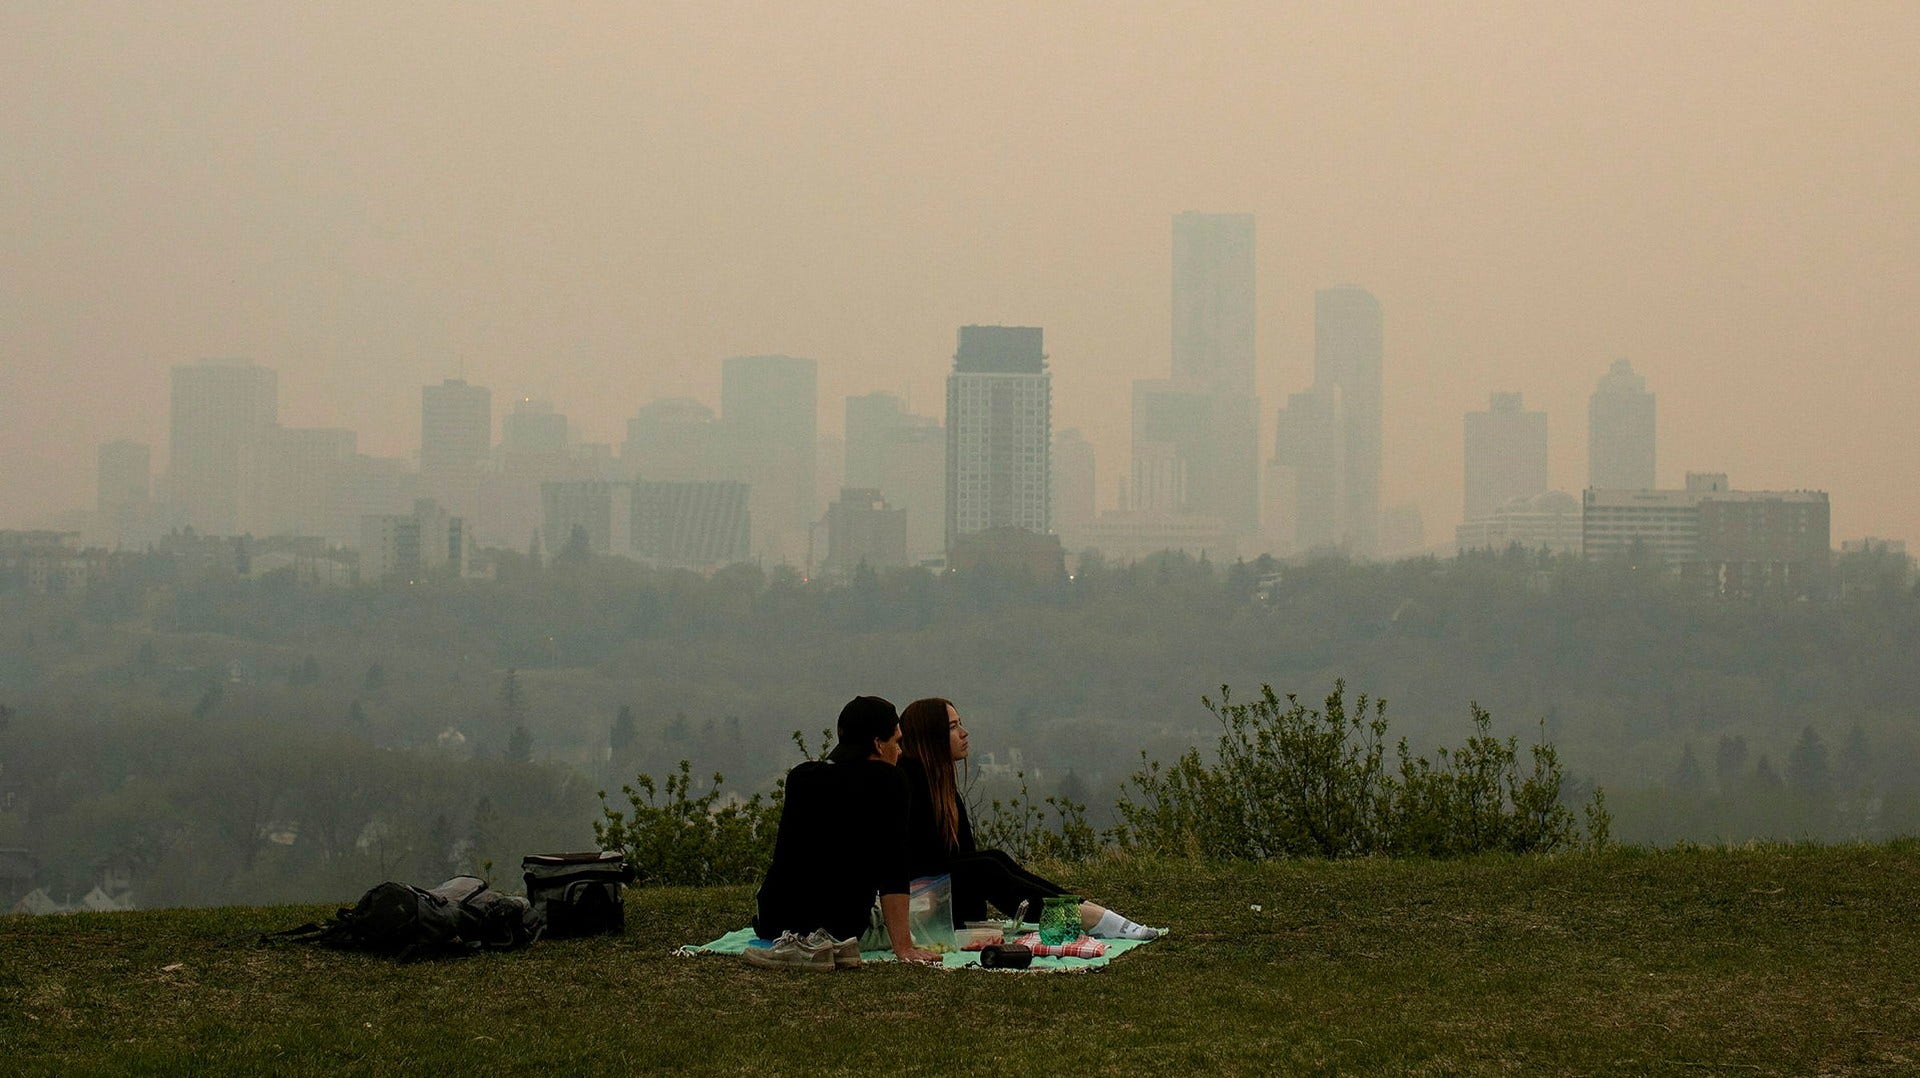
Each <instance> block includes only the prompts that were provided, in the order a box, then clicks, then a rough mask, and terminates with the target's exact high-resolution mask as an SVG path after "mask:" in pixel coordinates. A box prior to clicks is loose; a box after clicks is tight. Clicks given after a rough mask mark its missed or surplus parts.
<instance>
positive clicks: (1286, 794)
mask: <svg viewBox="0 0 1920 1078" xmlns="http://www.w3.org/2000/svg"><path fill="white" fill-rule="evenodd" d="M1202 703H1204V704H1205V705H1206V707H1207V709H1208V710H1209V711H1211V712H1212V713H1213V715H1214V717H1215V718H1217V719H1218V720H1219V721H1220V723H1221V725H1222V726H1223V727H1224V732H1223V733H1222V734H1221V737H1220V742H1219V745H1218V749H1217V752H1216V754H1215V755H1216V759H1215V762H1214V763H1212V764H1207V763H1205V762H1204V761H1203V760H1202V759H1201V756H1200V752H1199V750H1198V749H1194V750H1190V751H1189V752H1187V753H1186V754H1185V755H1183V756H1181V757H1180V758H1179V759H1178V760H1176V761H1174V762H1173V763H1172V764H1171V765H1168V766H1162V765H1161V764H1160V763H1159V762H1158V761H1152V760H1147V759H1146V757H1145V754H1144V753H1143V754H1142V757H1141V759H1142V762H1143V767H1142V769H1141V770H1139V771H1137V772H1135V773H1134V775H1133V776H1132V778H1131V779H1130V780H1129V782H1128V787H1129V788H1130V792H1125V793H1123V794H1122V797H1121V800H1120V803H1119V804H1118V806H1117V808H1118V810H1119V814H1120V819H1121V823H1120V826H1119V827H1118V828H1116V829H1115V831H1114V832H1113V837H1114V838H1115V839H1116V840H1117V841H1118V842H1119V843H1120V845H1121V846H1123V847H1126V848H1129V849H1137V850H1141V851H1144V852H1152V853H1159V854H1174V855H1186V856H1199V857H1206V858H1211V859H1220V860H1234V859H1254V860H1257V859H1264V858H1270V857H1355V856H1361V855H1366V854H1389V855H1412V856H1431V857H1445V856H1454V855H1459V854H1467V853H1476V852H1481V851H1488V850H1507V851H1511V852H1516V853H1521V852H1535V851H1541V852H1544V851H1549V850H1555V849H1564V848H1566V847H1569V846H1572V845H1574V844H1576V843H1578V842H1579V841H1580V840H1581V829H1580V827H1579V826H1578V824H1577V823H1576V822H1575V820H1574V817H1573V813H1572V812H1570V811H1569V810H1568V809H1567V807H1566V806H1565V805H1563V804H1562V803H1561V797H1560V795H1561V787H1562V782H1563V776H1562V774H1561V769H1560V762H1559V759H1558V757H1557V756H1556V754H1555V752H1554V749H1553V746H1551V745H1548V744H1544V743H1543V744H1537V745H1534V746H1532V749H1531V760H1532V766H1531V768H1530V769H1528V770H1526V771H1525V772H1524V773H1523V772H1522V770H1521V768H1520V766H1519V748H1518V743H1517V740H1516V739H1513V738H1508V739H1506V740H1504V741H1503V740H1501V739H1500V738H1497V737H1494V736H1492V735H1491V734H1489V733H1488V729H1489V727H1490V725H1491V722H1492V719H1491V718H1490V717H1489V716H1488V714H1487V713H1486V712H1485V711H1484V710H1482V709H1481V708H1480V707H1479V706H1478V705H1477V704H1476V705H1473V706H1472V714H1473V724H1474V733H1473V735H1472V736H1470V737H1468V738H1467V741H1466V744H1465V745H1464V746H1462V747H1460V748H1458V749H1452V750H1449V749H1441V750H1439V752H1438V753H1437V754H1436V755H1435V758H1434V759H1431V760H1430V759H1428V758H1427V757H1425V756H1416V755H1414V754H1413V753H1412V752H1411V751H1410V750H1409V749H1408V748H1407V743H1406V741H1405V739H1402V740H1401V741H1400V742H1399V746H1398V753H1397V755H1398V759H1399V769H1398V773H1397V774H1395V773H1392V772H1390V771H1389V770H1388V768H1387V766H1386V762H1385V759H1384V755H1385V754H1384V752H1383V749H1384V746H1385V744H1386V735H1387V719H1386V701H1384V700H1369V698H1368V697H1367V696H1366V695H1365V694H1364V693H1363V694H1361V695H1360V696H1359V697H1358V699H1356V700H1355V701H1354V704H1355V706H1354V707H1353V708H1352V709H1351V710H1349V709H1348V707H1347V700H1346V684H1345V682H1341V681H1336V682H1335V683H1334V687H1333V691H1332V693H1330V694H1329V695H1328V696H1327V698H1326V702H1325V707H1324V710H1313V709H1310V708H1308V707H1307V706H1306V705H1305V704H1302V703H1301V702H1300V701H1299V700H1298V699H1297V698H1296V697H1294V696H1292V695H1289V696H1287V697H1286V699H1285V701H1284V702H1282V701H1281V700H1280V698H1278V697H1277V696H1275V695H1274V692H1273V689H1272V688H1271V687H1270V686H1264V685H1263V686H1261V691H1260V696H1259V697H1258V698H1256V699H1255V700H1253V701H1251V702H1249V703H1234V702H1233V700H1232V695H1231V692H1230V690H1228V689H1227V688H1226V687H1225V686H1222V687H1221V690H1220V699H1219V700H1218V702H1216V701H1214V700H1212V699H1210V698H1206V697H1202ZM1607 827H1608V819H1607V815H1606V808H1605V802H1604V800H1603V799H1602V798H1601V796H1600V794H1599V792H1598V791H1597V790H1596V791H1595V795H1594V800H1593V803H1592V804H1590V805H1589V806H1588V809H1587V828H1586V839H1587V841H1588V842H1590V843H1593V844H1604V843H1605V842H1606V840H1607Z"/></svg>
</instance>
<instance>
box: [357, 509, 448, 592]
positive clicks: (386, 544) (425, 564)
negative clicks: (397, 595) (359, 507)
mask: <svg viewBox="0 0 1920 1078" xmlns="http://www.w3.org/2000/svg"><path fill="white" fill-rule="evenodd" d="M466 570H467V534H466V525H465V522H463V521H462V520H461V519H460V518H459V517H456V516H450V515H448V513H447V511H446V510H445V509H442V508H441V507H440V505H439V504H438V503H436V502H435V501H434V500H433V499H431V498H421V499H419V500H418V501H416V502H414V505H413V511H412V512H410V513H396V514H387V515H378V516H366V517H362V518H361V519H360V579H361V580H383V579H387V578H390V577H391V578H398V579H408V580H411V579H418V578H419V577H421V576H423V575H445V576H460V575H462V574H464V573H465V572H466Z"/></svg>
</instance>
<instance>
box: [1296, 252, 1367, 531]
mask: <svg viewBox="0 0 1920 1078" xmlns="http://www.w3.org/2000/svg"><path fill="white" fill-rule="evenodd" d="M1382 339H1383V331H1382V319H1381V314H1380V301H1379V300H1377V299H1375V298H1374V296H1373V293H1371V292H1369V291H1367V290H1366V289H1364V288H1360V287H1357V286H1354V285H1342V286H1340V287H1338V288H1323V289H1320V290H1319V291H1318V292H1315V293H1314V296H1313V384H1314V390H1315V391H1316V392H1318V393H1321V394H1326V393H1329V392H1331V391H1332V390H1336V389H1337V390H1339V396H1338V400H1337V410H1338V413H1339V429H1340V441H1341V451H1340V459H1341V462H1342V472H1343V480H1344V481H1343V483H1342V491H1341V496H1340V518H1341V519H1340V521H1339V522H1338V523H1337V524H1334V525H1331V526H1329V525H1328V524H1327V523H1325V522H1319V521H1315V522H1311V523H1309V522H1306V521H1304V520H1303V524H1305V525H1306V526H1307V530H1308V531H1309V532H1311V533H1313V534H1316V535H1321V534H1327V533H1329V532H1334V533H1338V534H1339V535H1340V536H1341V537H1342V538H1343V540H1344V542H1345V545H1346V546H1347V547H1348V548H1349V549H1350V550H1352V551H1353V552H1354V553H1355V554H1359V555H1362V556H1367V557H1371V556H1372V555H1374V554H1376V553H1378V552H1379V547H1380V461H1381V357H1382ZM1323 399H1324V398H1323ZM1301 511H1302V512H1303V513H1305V512H1306V511H1307V507H1306V506H1302V510H1301Z"/></svg>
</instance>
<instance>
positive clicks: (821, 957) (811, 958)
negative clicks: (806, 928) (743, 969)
mask: <svg viewBox="0 0 1920 1078" xmlns="http://www.w3.org/2000/svg"><path fill="white" fill-rule="evenodd" d="M740 957H741V958H743V959H745V960H746V963H747V965H749V966H758V967H760V968H761V969H817V970H830V969H832V968H833V950H832V948H824V949H823V948H820V947H817V946H814V945H813V944H811V943H809V942H808V940H803V939H801V938H800V937H799V936H796V935H794V934H793V933H791V932H782V933H780V938H779V939H775V940H753V941H751V942H749V943H748V944H747V949H746V950H744V951H741V952H740Z"/></svg>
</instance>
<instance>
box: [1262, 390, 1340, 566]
mask: <svg viewBox="0 0 1920 1078" xmlns="http://www.w3.org/2000/svg"><path fill="white" fill-rule="evenodd" d="M1343 405H1344V400H1343V395H1342V394H1341V392H1340V387H1339V386H1338V385H1334V386H1318V385H1316V386H1314V387H1313V388H1312V389H1309V390H1307V391H1306V392H1304V393H1294V394H1291V395H1289V396H1288V398H1287V406H1286V407H1285V408H1282V409H1281V410H1280V414H1279V416H1278V419H1277V421H1276V423H1275V424H1274V440H1273V465H1272V468H1271V470H1270V471H1269V473H1268V476H1269V481H1268V485H1269V487H1270V489H1269V491H1268V498H1269V500H1270V501H1272V502H1273V506H1274V512H1273V514H1272V516H1273V529H1274V532H1275V534H1273V535H1272V536H1271V538H1273V539H1274V540H1275V545H1276V546H1277V547H1278V549H1280V550H1281V551H1282V552H1285V553H1306V552H1308V551H1313V550H1324V549H1329V548H1334V547H1340V546H1343V545H1346V546H1350V545H1351V537H1350V534H1349V532H1348V531H1347V528H1346V523H1345V522H1346V512H1345V509H1346V506H1347V504H1348V500H1347V474H1348V472H1347V455H1346V454H1347V445H1348V441H1347V438H1346V433H1347V416H1346V412H1345V410H1344V407H1343Z"/></svg>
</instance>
